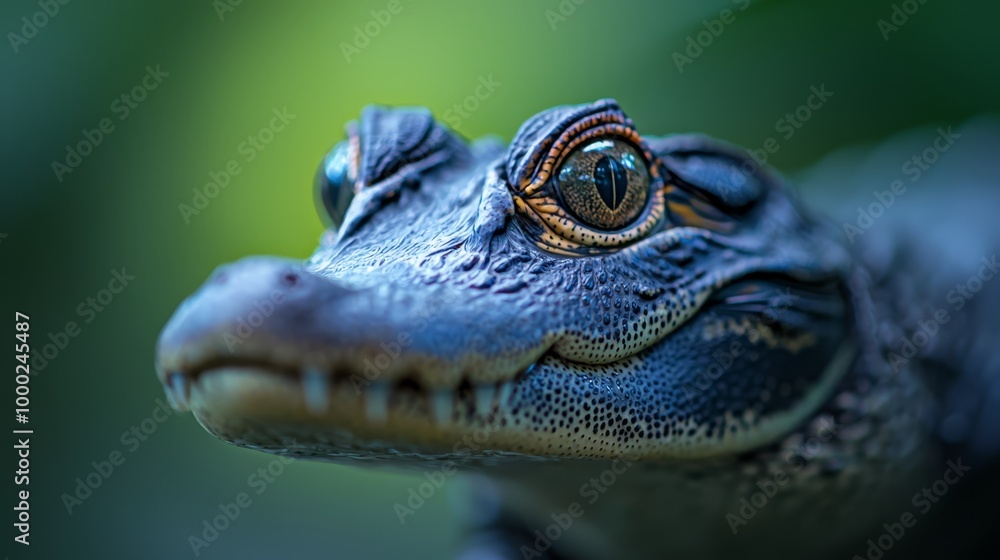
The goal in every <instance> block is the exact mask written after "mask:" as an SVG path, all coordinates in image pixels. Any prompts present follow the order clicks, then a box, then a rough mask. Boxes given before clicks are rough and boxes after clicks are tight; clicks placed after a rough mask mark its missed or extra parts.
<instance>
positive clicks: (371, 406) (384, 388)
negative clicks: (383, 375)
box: [365, 382, 389, 422]
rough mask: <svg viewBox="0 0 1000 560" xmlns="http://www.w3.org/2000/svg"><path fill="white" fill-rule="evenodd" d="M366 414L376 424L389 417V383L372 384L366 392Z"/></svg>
mask: <svg viewBox="0 0 1000 560" xmlns="http://www.w3.org/2000/svg"><path fill="white" fill-rule="evenodd" d="M365 414H366V415H367V416H368V419H369V420H373V421H375V422H383V421H385V419H386V418H387V417H388V416H389V384H388V383H378V382H376V383H372V384H371V385H369V386H368V388H367V389H366V390H365Z"/></svg>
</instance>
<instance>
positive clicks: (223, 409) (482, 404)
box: [168, 366, 526, 462]
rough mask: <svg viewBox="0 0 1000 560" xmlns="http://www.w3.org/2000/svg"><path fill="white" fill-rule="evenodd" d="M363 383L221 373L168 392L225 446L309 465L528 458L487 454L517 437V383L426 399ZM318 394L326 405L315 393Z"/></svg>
mask: <svg viewBox="0 0 1000 560" xmlns="http://www.w3.org/2000/svg"><path fill="white" fill-rule="evenodd" d="M359 379H360V381H359V380H354V382H352V381H351V380H343V381H339V382H337V383H328V384H327V385H326V386H322V387H316V386H312V387H308V386H309V384H310V381H309V380H308V376H306V377H304V378H302V379H298V378H295V377H293V376H289V375H283V374H279V373H276V372H272V371H269V370H267V369H265V368H257V367H246V366H239V367H221V368H214V369H210V370H206V371H203V372H201V373H200V374H199V375H198V376H197V377H196V378H195V379H194V380H190V381H187V385H186V386H185V387H184V389H182V390H183V391H185V393H186V394H183V395H179V394H178V392H177V389H176V388H168V394H170V395H171V396H172V399H173V400H174V401H178V400H180V401H182V405H183V406H182V408H189V409H190V410H191V411H192V412H193V413H194V415H195V417H196V418H197V419H198V422H199V423H200V424H201V425H202V426H203V427H204V428H205V429H206V430H208V431H209V432H210V433H212V434H213V435H215V436H216V437H219V438H220V439H223V440H225V441H229V442H231V443H234V444H236V445H239V446H242V447H250V448H255V449H259V450H262V451H270V452H274V453H280V454H285V455H291V456H297V457H302V458H310V459H317V460H329V461H335V462H351V461H352V460H363V461H366V462H367V461H369V460H377V459H385V460H392V461H394V462H398V461H405V460H407V459H414V460H420V461H426V460H428V459H455V458H459V457H465V458H468V457H470V452H476V453H471V454H475V455H479V454H481V455H483V456H491V457H494V456H495V457H500V456H504V455H510V456H518V457H524V456H526V455H525V454H523V453H519V452H502V451H496V450H490V449H492V448H494V447H498V446H500V445H501V444H502V443H503V442H501V441H499V440H501V439H503V440H506V439H508V438H507V437H501V436H500V435H499V434H500V432H502V431H511V426H509V425H508V423H509V418H510V417H509V415H508V413H507V410H506V409H507V408H508V404H509V403H510V401H511V399H512V397H513V395H512V392H513V389H514V385H515V383H516V382H508V383H502V384H494V385H491V386H490V387H488V388H478V390H477V389H474V388H472V387H460V388H459V389H457V390H448V391H434V392H431V393H427V392H424V391H421V390H420V389H419V388H418V387H416V386H414V385H412V384H408V383H406V382H403V383H395V384H393V385H392V386H390V385H389V384H388V383H385V382H375V381H372V382H368V381H367V380H364V379H363V378H359ZM319 390H322V391H323V392H324V396H325V398H320V397H318V396H317V395H315V392H316V391H319ZM477 393H478V394H477ZM490 439H494V440H497V441H489V440H490ZM487 443H488V444H491V445H487Z"/></svg>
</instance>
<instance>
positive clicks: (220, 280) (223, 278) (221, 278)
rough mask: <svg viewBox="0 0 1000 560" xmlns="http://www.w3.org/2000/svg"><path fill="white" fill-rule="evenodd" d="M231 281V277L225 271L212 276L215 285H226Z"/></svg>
mask: <svg viewBox="0 0 1000 560" xmlns="http://www.w3.org/2000/svg"><path fill="white" fill-rule="evenodd" d="M228 280H229V275H228V274H226V273H225V272H223V271H219V272H216V273H215V274H214V275H213V276H212V282H213V283H215V284H225V283H226V282H227V281H228Z"/></svg>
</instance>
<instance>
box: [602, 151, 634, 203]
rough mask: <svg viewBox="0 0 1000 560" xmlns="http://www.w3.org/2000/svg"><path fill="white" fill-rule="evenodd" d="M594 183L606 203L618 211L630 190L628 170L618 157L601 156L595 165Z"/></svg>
mask: <svg viewBox="0 0 1000 560" xmlns="http://www.w3.org/2000/svg"><path fill="white" fill-rule="evenodd" d="M594 184H595V185H596V186H597V193H598V194H600V195H601V200H603V201H604V204H605V205H607V207H608V208H610V209H611V210H612V211H613V212H616V211H618V207H619V206H620V205H621V203H622V201H623V200H625V193H626V191H627V190H628V171H626V169H625V167H624V166H622V164H621V162H619V161H618V160H617V159H615V158H613V157H611V156H601V159H599V160H597V163H596V164H595V165H594Z"/></svg>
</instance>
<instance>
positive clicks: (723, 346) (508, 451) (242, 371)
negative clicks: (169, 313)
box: [156, 99, 1000, 559]
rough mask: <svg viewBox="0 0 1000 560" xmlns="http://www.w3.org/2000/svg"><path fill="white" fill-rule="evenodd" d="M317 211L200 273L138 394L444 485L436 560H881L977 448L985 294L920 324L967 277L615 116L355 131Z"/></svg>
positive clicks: (758, 174) (219, 426)
mask: <svg viewBox="0 0 1000 560" xmlns="http://www.w3.org/2000/svg"><path fill="white" fill-rule="evenodd" d="M314 192H315V196H316V198H317V204H318V206H319V208H320V209H321V210H322V214H323V215H324V219H325V221H326V225H327V228H326V230H325V232H324V233H323V235H322V238H321V241H320V245H319V247H318V248H317V249H316V251H315V252H314V254H313V255H312V256H311V258H309V259H308V260H307V261H306V262H300V261H292V260H288V259H282V258H276V257H252V258H246V259H243V260H240V261H238V262H235V263H232V264H228V265H225V266H222V267H220V268H219V269H217V270H216V271H215V272H214V273H213V274H212V276H211V277H210V278H209V279H208V280H207V281H206V283H205V284H204V285H203V286H202V287H201V288H200V289H199V290H198V291H197V292H196V293H194V294H193V295H192V296H191V297H190V298H188V299H187V300H186V301H185V302H183V304H181V305H180V307H179V308H178V309H177V311H176V312H175V314H174V315H173V317H172V318H171V319H170V320H169V322H168V323H167V325H166V326H165V328H164V330H163V332H162V333H161V335H160V338H159V341H158V344H157V357H156V365H157V372H158V376H159V380H160V381H161V382H162V384H163V386H164V387H165V389H166V393H167V395H168V397H169V398H170V400H171V402H172V404H173V405H174V406H175V407H176V408H178V409H180V410H190V411H192V412H193V413H194V416H195V417H196V418H197V420H198V422H199V423H200V424H201V425H202V426H203V427H204V428H205V429H206V430H207V431H209V432H210V433H212V434H214V435H215V436H216V437H218V438H220V439H222V440H224V441H227V442H230V443H232V444H235V445H238V446H242V447H247V448H252V449H256V450H261V451H265V452H269V453H276V454H281V455H285V456H290V457H295V458H301V459H310V460H320V461H331V462H336V463H342V464H350V465H362V466H367V465H384V466H389V467H391V468H403V469H416V472H418V473H420V472H423V473H424V474H423V476H422V477H421V480H422V481H423V480H424V479H425V478H426V481H428V482H433V483H434V485H436V486H440V485H441V484H443V482H442V481H444V480H446V479H450V478H451V476H452V475H453V474H455V473H460V476H462V477H466V476H467V477H468V478H467V480H470V481H472V482H473V484H470V485H469V491H468V496H467V498H468V502H467V503H468V509H467V512H466V514H465V515H463V516H462V517H463V520H464V522H465V523H466V524H467V525H468V531H467V533H468V537H467V538H466V539H465V540H464V541H463V542H462V543H461V544H460V546H459V549H460V551H459V553H458V554H459V557H460V558H464V559H472V558H525V559H529V558H558V559H567V558H573V559H597V558H620V559H631V558H666V557H668V556H669V557H677V558H734V557H757V556H763V555H765V554H766V555H768V556H769V557H774V558H781V557H790V558H798V557H803V556H811V557H826V556H833V557H842V558H847V557H851V556H852V555H857V556H859V557H862V558H864V557H868V558H878V557H881V555H882V554H884V553H886V551H887V549H886V546H888V547H890V548H891V547H892V546H893V545H894V544H897V543H899V542H902V541H906V542H905V543H904V544H906V543H909V544H911V545H912V544H914V543H918V542H922V541H919V540H918V538H917V537H914V536H903V535H900V532H905V531H908V530H909V527H911V524H910V523H909V522H913V523H916V522H917V521H916V519H918V518H921V516H922V514H925V513H927V511H925V508H924V504H925V503H926V504H927V506H928V507H927V508H926V509H932V507H934V506H936V504H937V503H938V501H939V499H940V497H939V496H938V495H934V494H933V492H937V491H938V489H939V488H940V487H941V484H946V486H944V488H945V489H946V490H947V489H948V488H951V487H952V486H955V487H956V488H958V487H960V486H962V487H964V488H966V489H972V488H976V487H977V486H975V485H974V483H973V482H966V481H968V480H970V479H972V480H975V479H976V477H975V476H974V475H975V474H981V473H982V472H984V471H985V465H986V464H987V462H988V461H993V458H994V457H995V455H996V450H997V448H1000V445H998V443H997V441H996V439H997V438H996V437H995V436H994V435H993V434H991V433H990V425H989V419H992V420H993V421H994V422H995V420H996V417H997V416H996V414H994V413H993V412H992V411H993V410H996V409H997V408H996V407H997V405H998V404H1000V397H998V392H1000V384H997V383H995V379H996V378H997V376H996V375H994V374H995V373H996V370H997V369H1000V368H998V367H997V366H998V362H997V361H996V360H992V361H988V360H989V359H991V358H986V356H988V352H987V350H988V346H989V345H990V343H991V342H993V341H995V340H996V336H997V332H998V328H997V327H998V324H1000V321H998V319H997V317H996V316H995V314H993V313H992V312H994V311H996V310H997V309H998V308H1000V306H998V305H997V304H998V303H1000V297H998V295H1000V294H998V293H997V290H992V291H989V290H985V289H984V290H982V293H981V295H978V297H979V301H978V302H975V303H976V304H975V305H972V304H970V305H968V306H967V309H965V310H963V311H961V312H958V311H952V310H951V308H950V307H948V308H947V309H945V308H943V305H942V303H943V298H944V295H945V294H946V293H948V292H949V290H951V289H952V288H953V287H954V283H955V282H954V281H955V279H956V278H959V279H961V280H965V278H966V277H968V276H969V275H970V274H972V275H975V274H976V273H977V271H978V273H979V275H980V276H979V278H980V280H981V282H987V281H988V279H989V278H991V277H992V275H993V274H995V273H996V257H995V254H993V255H990V254H985V255H984V256H983V259H982V263H980V262H978V261H975V262H970V263H967V264H968V265H969V266H972V265H976V266H975V267H973V268H971V269H970V270H968V271H966V272H964V273H962V270H961V269H958V268H951V267H949V266H946V265H945V263H946V262H947V261H948V259H947V256H946V255H937V256H936V257H934V258H928V255H927V254H926V245H924V244H923V241H922V240H921V239H920V238H919V237H911V236H900V238H899V239H893V240H891V241H892V242H891V243H870V242H868V238H871V237H874V236H873V235H868V236H866V237H864V238H858V239H857V240H855V239H851V238H850V237H851V236H850V235H845V233H844V231H842V228H840V227H838V226H837V225H836V224H835V223H833V222H831V221H830V220H828V219H826V218H824V217H822V216H820V215H817V214H814V213H812V212H811V211H809V210H808V209H807V208H806V207H805V204H804V203H803V202H802V201H801V200H800V198H799V195H797V194H796V191H795V190H794V189H793V188H792V187H791V186H790V185H789V184H788V182H787V181H786V180H785V179H784V178H783V177H782V176H780V175H779V174H778V173H777V172H776V171H774V170H773V169H771V168H770V167H768V166H766V165H760V164H758V162H757V160H755V159H754V158H753V156H752V154H751V153H749V152H748V151H746V150H743V149H740V148H737V147H734V146H732V145H729V144H726V143H724V142H721V141H718V140H714V139H711V138H709V137H706V136H703V135H698V134H676V135H668V136H662V137H654V136H643V135H640V134H639V132H638V131H637V129H636V127H635V124H634V123H633V121H632V120H631V119H630V118H629V117H627V116H626V115H625V113H624V112H623V111H622V109H621V108H620V107H619V105H618V104H617V103H616V102H615V101H614V100H609V99H605V100H600V101H597V102H594V103H589V104H583V105H572V106H560V107H555V108H552V109H549V110H546V111H544V112H541V113H539V114H537V115H536V116H534V117H532V118H531V119H529V120H528V121H526V122H525V123H524V124H523V125H522V126H521V127H520V129H519V130H518V132H517V134H516V135H515V136H514V138H513V140H512V141H511V142H510V144H509V145H507V146H504V145H503V143H502V142H501V141H499V140H498V139H496V138H492V137H487V138H483V139H479V140H476V141H473V142H468V141H466V140H465V139H463V138H462V137H460V136H459V135H458V134H457V133H455V132H453V131H451V130H449V129H448V128H446V127H445V126H443V125H441V124H439V123H438V122H437V121H436V120H435V119H434V117H433V116H432V115H431V113H430V111H428V110H426V109H419V108H386V107H376V106H372V107H367V108H366V109H364V110H363V112H362V114H361V115H360V118H359V119H357V120H356V121H352V122H351V123H349V124H348V125H347V127H346V138H345V139H344V140H343V141H342V142H340V143H339V144H337V145H336V146H335V147H334V148H333V149H332V150H331V151H330V152H329V153H328V154H327V155H326V157H325V158H324V159H323V161H322V163H321V165H320V169H319V172H318V174H317V186H316V187H315V189H314ZM848 233H849V232H848ZM854 241H859V242H858V243H854ZM991 257H992V260H990V259H991ZM974 358H975V359H974ZM970 471H973V472H972V474H969V473H970ZM979 479H983V477H981V476H980V477H979ZM942 480H943V481H945V482H944V483H941V482H940V481H942ZM935 483H936V484H937V485H935ZM928 487H929V488H931V489H932V493H931V494H930V495H924V494H921V491H922V489H923V490H924V491H926V489H927V488H928ZM427 488H429V489H430V490H429V491H431V492H433V491H435V490H434V489H433V488H431V486H428V487H427ZM956 493H958V492H957V491H954V492H952V494H953V495H954V494H956ZM911 496H912V499H911ZM921 496H923V497H921ZM404 502H405V500H401V502H400V503H397V504H395V506H394V508H393V513H394V514H395V515H397V516H398V517H399V519H400V521H402V522H405V519H406V517H407V516H409V515H413V514H415V511H414V509H413V508H412V507H411V506H413V504H412V502H411V503H410V505H407V504H406V503H404ZM939 509H940V508H939ZM906 513H910V514H911V517H912V519H909V518H906V517H905V516H903V517H901V514H906ZM924 523H925V524H926V523H928V522H924ZM942 523H943V522H942ZM912 533H913V532H912V531H911V534H912ZM926 533H927V532H926V531H925V532H924V534H926ZM886 535H889V537H886ZM887 538H888V539H889V540H886V539H887ZM925 540H926V539H925ZM962 542H963V543H964V542H966V541H962ZM886 543H888V545H887V544H886ZM902 546H903V545H902V544H898V545H897V548H900V547H902ZM921 546H923V545H921ZM947 546H949V547H951V548H949V549H948V550H951V551H952V552H955V551H956V550H959V549H958V548H955V547H957V546H959V545H957V544H955V542H951V541H949V542H948V543H947ZM967 546H972V545H967ZM876 549H878V550H876ZM916 550H929V549H922V548H917V549H916ZM915 555H916V553H915V552H913V553H911V554H910V555H909V556H908V557H915ZM956 556H957V555H956Z"/></svg>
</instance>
